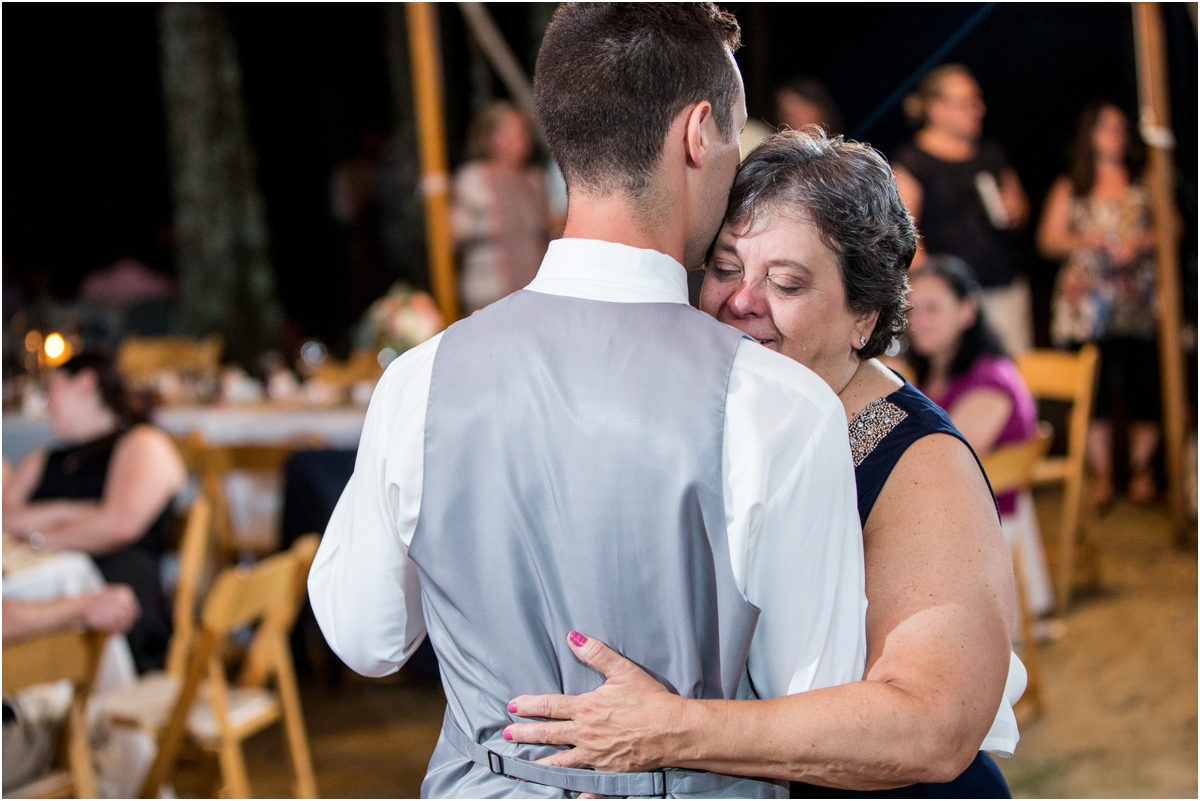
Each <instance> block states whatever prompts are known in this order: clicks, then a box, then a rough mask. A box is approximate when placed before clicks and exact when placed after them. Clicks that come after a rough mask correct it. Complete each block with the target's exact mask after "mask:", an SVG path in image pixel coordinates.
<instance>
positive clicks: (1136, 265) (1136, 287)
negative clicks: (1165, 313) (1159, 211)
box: [1037, 101, 1160, 505]
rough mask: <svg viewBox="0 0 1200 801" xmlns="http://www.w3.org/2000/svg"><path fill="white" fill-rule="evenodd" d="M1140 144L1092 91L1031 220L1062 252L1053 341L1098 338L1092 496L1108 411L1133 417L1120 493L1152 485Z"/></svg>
mask: <svg viewBox="0 0 1200 801" xmlns="http://www.w3.org/2000/svg"><path fill="white" fill-rule="evenodd" d="M1140 156H1141V153H1140V149H1139V148H1138V142H1137V140H1136V139H1135V138H1134V137H1132V136H1131V135H1130V131H1129V121H1128V119H1127V118H1126V117H1125V115H1124V113H1122V112H1121V110H1120V109H1118V108H1117V107H1116V106H1114V105H1113V104H1111V103H1107V102H1104V101H1098V102H1095V103H1092V104H1091V105H1089V106H1087V107H1086V108H1085V109H1084V110H1083V113H1082V114H1081V115H1080V118H1079V128H1078V131H1077V133H1076V136H1075V144H1074V147H1073V149H1072V157H1071V174H1070V175H1063V176H1060V177H1059V178H1058V180H1056V181H1055V182H1054V185H1053V186H1052V187H1051V188H1050V194H1049V196H1048V197H1047V198H1046V205H1045V208H1044V210H1043V212H1042V220H1041V224H1040V225H1039V226H1038V237H1037V241H1038V248H1039V249H1040V250H1041V252H1042V254H1043V255H1044V256H1046V258H1049V259H1066V261H1065V263H1064V264H1063V267H1062V269H1061V270H1060V271H1059V274H1058V280H1057V282H1056V285H1055V288H1054V305H1053V319H1052V322H1051V338H1052V339H1053V340H1054V344H1055V345H1057V346H1059V347H1067V348H1071V347H1078V346H1079V345H1080V344H1082V343H1084V342H1098V343H1099V344H1100V353H1101V356H1100V389H1099V394H1098V397H1097V399H1096V418H1097V419H1096V420H1095V421H1093V423H1092V425H1091V428H1090V430H1089V431H1088V461H1089V463H1090V465H1091V468H1092V471H1093V473H1094V474H1095V477H1096V482H1095V485H1094V486H1095V500H1096V502H1097V503H1098V504H1101V505H1103V504H1105V503H1107V502H1108V501H1109V500H1111V499H1112V495H1113V482H1112V474H1113V464H1112V462H1113V459H1112V427H1111V424H1110V413H1111V411H1112V409H1113V408H1114V407H1115V406H1116V405H1117V404H1119V403H1121V402H1124V403H1125V404H1126V405H1127V409H1128V412H1129V415H1130V416H1131V417H1132V418H1133V421H1134V422H1133V425H1132V426H1131V427H1130V432H1129V435H1130V443H1129V446H1130V447H1129V462H1130V468H1131V471H1132V474H1133V475H1132V478H1131V480H1130V482H1129V495H1130V497H1131V498H1132V499H1133V500H1135V501H1148V500H1150V499H1151V498H1153V497H1154V495H1155V486H1154V477H1153V472H1152V469H1151V460H1152V459H1153V457H1154V452H1155V450H1156V449H1157V447H1158V416H1159V407H1160V400H1159V378H1158V347H1157V344H1156V341H1155V337H1156V324H1155V318H1156V317H1157V314H1156V309H1155V303H1154V253H1153V247H1154V241H1155V236H1154V224H1153V221H1152V220H1151V218H1150V202H1149V198H1148V197H1147V194H1146V188H1145V185H1144V182H1143V176H1142V163H1141V158H1140Z"/></svg>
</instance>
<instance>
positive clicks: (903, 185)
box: [892, 164, 925, 222]
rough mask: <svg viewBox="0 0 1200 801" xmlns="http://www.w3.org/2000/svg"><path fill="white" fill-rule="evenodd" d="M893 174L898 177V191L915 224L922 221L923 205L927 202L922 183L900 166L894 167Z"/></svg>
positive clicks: (894, 165)
mask: <svg viewBox="0 0 1200 801" xmlns="http://www.w3.org/2000/svg"><path fill="white" fill-rule="evenodd" d="M892 174H893V175H895V176H896V189H897V190H898V191H899V192H900V201H901V202H902V203H904V207H905V208H907V209H908V213H909V214H910V215H912V218H913V222H917V221H918V220H920V219H921V205H922V203H923V201H924V200H925V190H924V189H923V188H922V187H921V182H920V181H918V180H917V179H916V177H915V176H914V175H913V174H912V173H911V172H909V171H908V170H906V169H904V168H903V167H901V166H900V165H899V164H893V165H892Z"/></svg>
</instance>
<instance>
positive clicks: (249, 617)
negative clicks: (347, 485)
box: [142, 545, 317, 798]
mask: <svg viewBox="0 0 1200 801" xmlns="http://www.w3.org/2000/svg"><path fill="white" fill-rule="evenodd" d="M305 548H307V545H306V546H304V547H302V548H300V549H297V550H296V552H292V551H289V552H287V553H282V554H276V555H275V556H272V557H270V558H268V559H265V560H264V561H262V562H260V563H259V564H258V565H256V566H255V567H253V568H250V569H243V568H230V569H227V570H225V571H224V572H223V573H222V574H221V576H220V577H219V578H218V580H217V583H216V585H215V586H214V588H213V591H212V592H211V593H210V594H209V597H208V600H207V601H206V602H205V604H204V613H203V615H202V617H201V624H200V629H199V631H198V632H197V634H196V636H195V638H194V639H193V646H192V650H191V655H190V659H189V660H188V669H187V674H186V677H185V678H184V681H183V685H182V687H181V689H180V691H179V693H178V695H177V696H176V698H175V700H174V703H173V704H172V705H171V707H170V709H169V714H167V715H166V716H165V722H164V723H163V724H162V727H161V733H160V735H159V740H158V742H159V750H158V755H157V757H156V758H155V761H154V764H153V766H152V767H151V769H150V773H149V775H148V776H147V778H146V782H145V784H144V785H143V788H142V795H143V797H145V798H152V797H154V796H155V795H156V794H157V792H158V788H159V787H160V786H161V785H162V784H163V783H164V782H165V781H168V780H169V779H170V777H171V775H172V774H173V772H174V768H175V762H176V759H177V757H178V754H179V749H180V747H181V745H182V743H183V740H184V738H185V736H186V737H187V738H188V739H190V740H191V741H192V742H194V743H195V744H196V745H198V746H200V747H201V748H203V749H204V750H206V751H209V752H212V753H215V754H216V755H217V759H218V761H219V763H220V766H221V776H222V781H223V783H224V789H223V791H222V794H223V795H225V796H226V797H234V798H248V797H249V796H250V780H249V776H248V775H247V773H246V765H245V760H244V758H243V756H242V742H243V741H244V740H245V739H246V738H248V737H250V736H251V735H253V734H256V733H258V732H259V731H262V730H263V729H265V728H266V727H267V726H269V725H271V724H273V723H275V722H277V721H280V720H282V722H283V727H284V735H285V739H286V741H287V744H288V753H289V755H290V757H291V761H292V768H293V770H294V772H295V794H296V796H297V797H301V798H312V797H315V796H316V790H317V788H316V779H315V777H314V775H313V769H312V759H311V756H310V754H309V749H308V739H307V735H306V734H305V731H304V716H303V712H302V711H301V707H300V695H299V691H298V689H297V686H296V675H295V670H294V669H293V666H292V659H291V653H290V651H289V650H288V646H287V629H286V628H285V625H286V624H288V623H289V621H290V620H292V619H293V618H294V617H295V612H294V611H293V610H294V609H295V607H296V578H297V573H298V571H299V570H300V566H299V565H300V561H301V559H302V558H307V557H306V556H305V555H304V554H305ZM255 622H257V623H258V631H257V633H256V634H255V638H254V642H253V644H252V645H251V647H250V652H251V653H254V652H256V651H257V652H261V653H262V656H261V657H260V659H261V668H260V669H259V670H256V671H255V673H256V675H254V676H253V677H251V678H252V679H253V680H254V681H253V682H251V681H249V680H239V682H238V684H237V686H235V687H230V686H229V684H228V682H227V680H226V674H225V670H226V668H225V663H224V660H223V659H222V658H221V645H222V644H223V643H224V642H226V641H227V640H228V639H229V636H230V633H231V632H233V631H234V630H235V629H239V628H241V627H243V626H247V625H250V624H253V623H255ZM260 642H261V643H262V645H260V644H259V643H260ZM271 679H274V681H275V684H276V690H275V691H274V692H272V691H271V690H269V689H267V687H266V686H265V685H266V683H267V682H268V681H270V680H271Z"/></svg>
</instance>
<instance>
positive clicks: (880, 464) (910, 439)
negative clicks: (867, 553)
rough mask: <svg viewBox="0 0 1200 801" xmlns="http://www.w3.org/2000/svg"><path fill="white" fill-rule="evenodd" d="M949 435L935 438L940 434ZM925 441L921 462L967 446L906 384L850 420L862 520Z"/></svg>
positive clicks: (942, 416) (941, 415) (938, 410)
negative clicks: (900, 466)
mask: <svg viewBox="0 0 1200 801" xmlns="http://www.w3.org/2000/svg"><path fill="white" fill-rule="evenodd" d="M939 434H941V435H945V436H936V435H939ZM927 440H937V441H938V444H930V442H926V443H925V446H923V447H922V448H921V449H920V452H921V453H922V454H926V456H921V457H920V458H921V459H922V460H924V459H925V458H927V455H928V454H934V455H933V456H932V457H928V458H937V457H936V454H938V453H944V452H945V450H946V449H947V448H949V449H951V450H954V449H958V448H966V449H967V451H968V452H971V453H973V452H972V451H971V450H970V446H969V445H967V442H966V440H965V439H963V436H962V434H960V433H959V431H958V429H957V428H955V426H954V423H952V422H951V421H950V417H949V416H948V415H947V414H946V412H945V411H943V410H942V408H941V407H939V406H938V405H937V404H935V403H934V402H933V401H931V400H930V399H929V398H928V397H926V396H925V394H924V393H922V392H921V391H920V390H918V389H917V388H916V387H914V386H913V385H912V384H910V383H908V382H907V381H905V383H904V386H902V387H901V388H900V389H897V390H896V391H895V392H892V393H891V394H890V395H887V396H885V397H882V398H878V399H876V400H874V401H872V402H871V403H869V404H867V406H866V408H864V409H863V411H862V412H860V413H859V414H858V415H856V416H855V418H854V419H853V420H851V421H850V452H851V454H852V456H853V458H854V467H855V478H856V483H857V484H858V505H859V518H860V520H861V521H862V522H863V523H864V524H865V522H866V520H867V518H868V517H869V516H870V513H871V509H872V507H873V506H874V504H875V500H876V499H877V498H878V497H879V493H880V492H881V491H882V490H883V486H884V484H886V483H887V479H888V477H889V476H890V475H891V473H892V471H893V470H894V469H895V467H896V464H897V463H898V462H899V461H900V459H901V458H902V457H904V456H905V454H906V453H908V452H909V451H910V450H911V449H912V447H913V446H914V445H915V444H916V443H918V442H921V441H927Z"/></svg>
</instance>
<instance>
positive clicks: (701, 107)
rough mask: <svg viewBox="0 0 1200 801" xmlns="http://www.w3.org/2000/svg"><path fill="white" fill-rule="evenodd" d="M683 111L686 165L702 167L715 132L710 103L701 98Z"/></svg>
mask: <svg viewBox="0 0 1200 801" xmlns="http://www.w3.org/2000/svg"><path fill="white" fill-rule="evenodd" d="M683 113H685V114H687V124H686V125H685V126H684V129H683V130H684V140H683V151H684V155H685V156H686V157H687V165H688V166H689V167H692V168H700V167H703V166H704V159H705V157H706V156H707V155H708V150H709V148H710V147H711V146H712V143H713V140H712V137H713V135H714V133H715V129H714V125H715V121H714V120H713V107H712V103H709V102H708V101H707V100H701V101H700V102H699V103H697V104H696V105H694V106H692V107H691V110H685V111H684V112H683Z"/></svg>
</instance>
